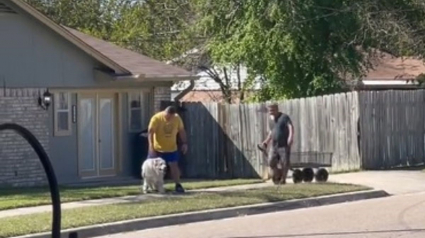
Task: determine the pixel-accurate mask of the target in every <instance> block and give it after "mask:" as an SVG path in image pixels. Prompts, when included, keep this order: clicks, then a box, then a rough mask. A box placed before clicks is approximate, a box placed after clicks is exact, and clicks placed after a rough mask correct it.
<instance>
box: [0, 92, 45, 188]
mask: <svg viewBox="0 0 425 238" xmlns="http://www.w3.org/2000/svg"><path fill="white" fill-rule="evenodd" d="M37 98H38V90H37V89H17V90H10V89H6V90H3V89H2V90H0V124H3V123H10V122H13V123H17V124H19V125H21V126H23V127H25V128H27V129H28V130H30V131H31V132H32V133H33V134H34V135H35V136H36V137H37V139H38V140H39V141H40V142H41V144H42V145H43V147H44V148H45V150H46V151H47V152H49V128H48V116H49V115H48V113H47V112H46V111H45V110H43V109H41V108H40V107H39V106H38V104H37ZM0 165H1V166H0V186H33V185H40V184H44V183H45V182H46V177H45V173H44V169H43V167H42V165H41V163H40V160H39V158H38V156H37V155H36V154H35V152H34V151H33V149H32V147H31V146H30V145H29V144H28V143H27V141H26V140H25V139H23V138H22V137H21V136H20V135H18V134H17V133H16V132H13V131H2V132H0Z"/></svg>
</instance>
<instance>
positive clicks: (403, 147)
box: [183, 90, 425, 178]
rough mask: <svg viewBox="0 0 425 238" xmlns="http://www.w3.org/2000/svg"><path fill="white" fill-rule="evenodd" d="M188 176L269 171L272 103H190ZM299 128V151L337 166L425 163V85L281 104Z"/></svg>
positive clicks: (186, 116) (296, 147) (385, 166)
mask: <svg viewBox="0 0 425 238" xmlns="http://www.w3.org/2000/svg"><path fill="white" fill-rule="evenodd" d="M183 106H184V107H185V108H186V112H184V113H183V120H184V123H185V126H186V129H187V132H188V135H189V144H190V151H189V153H188V154H187V156H186V157H185V164H184V166H183V167H184V175H185V177H210V178H222V177H267V174H268V172H267V166H266V158H264V156H263V155H262V154H261V153H260V152H259V151H258V150H257V149H256V145H257V144H258V143H260V142H261V141H263V140H264V138H265V136H266V133H267V128H268V119H267V118H268V116H267V113H266V104H239V105H224V104H218V103H208V104H202V103H185V104H184V105H183ZM279 107H280V109H281V111H282V112H285V113H287V114H288V115H289V116H290V117H291V119H292V121H293V124H294V126H295V141H294V145H293V151H294V152H297V151H298V152H310V151H314V152H322V153H332V155H333V156H332V162H333V165H332V168H331V170H332V171H335V172H336V171H347V170H356V169H362V168H363V169H388V168H395V167H399V166H412V165H422V164H424V163H425V139H424V138H425V109H424V108H425V91H424V90H414V91H364V92H349V93H341V94H334V95H327V96H323V97H312V98H302V99H293V100H287V101H284V102H281V103H280V104H279Z"/></svg>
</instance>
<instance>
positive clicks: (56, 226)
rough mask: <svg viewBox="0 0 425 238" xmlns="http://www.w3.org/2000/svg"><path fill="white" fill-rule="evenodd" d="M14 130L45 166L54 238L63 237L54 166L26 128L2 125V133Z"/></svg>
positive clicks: (7, 124) (0, 129) (11, 124)
mask: <svg viewBox="0 0 425 238" xmlns="http://www.w3.org/2000/svg"><path fill="white" fill-rule="evenodd" d="M4 130H12V131H15V132H16V133H18V134H19V135H21V136H22V137H23V138H24V139H25V140H26V141H27V142H28V143H29V144H30V145H31V147H32V148H33V149H34V151H35V153H36V154H37V155H38V158H39V159H40V162H41V164H42V165H43V168H44V171H45V172H46V176H47V180H48V182H49V188H50V196H51V198H52V206H53V214H52V216H53V220H52V238H60V237H61V202H60V194H59V187H58V182H57V179H56V175H55V171H54V170H53V167H52V164H51V162H50V159H49V156H48V155H47V153H46V151H45V150H44V148H43V146H42V145H41V144H40V142H39V141H38V140H37V138H36V137H35V136H34V135H33V134H32V133H31V132H30V131H29V130H27V129H26V128H24V127H22V126H20V125H18V124H14V123H6V124H2V125H0V131H4ZM71 236H72V237H76V236H77V234H76V233H73V234H72V235H71V234H70V237H71Z"/></svg>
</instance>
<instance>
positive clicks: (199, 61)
mask: <svg viewBox="0 0 425 238" xmlns="http://www.w3.org/2000/svg"><path fill="white" fill-rule="evenodd" d="M167 63H168V64H175V65H182V67H184V68H186V69H187V70H191V71H192V72H193V73H194V74H196V75H197V76H198V77H199V79H198V80H196V81H195V82H190V81H180V82H176V83H175V84H174V85H173V86H172V87H171V98H172V99H178V100H179V101H180V102H204V103H208V102H224V101H225V98H224V95H223V92H222V90H221V87H220V84H219V83H218V82H217V80H218V81H220V82H222V83H223V85H225V86H227V87H229V89H230V91H231V98H232V103H239V101H240V100H239V95H240V92H241V88H243V86H244V84H245V82H246V80H247V78H248V72H247V68H246V67H244V66H243V65H241V66H240V67H238V68H237V67H231V66H230V65H228V66H225V67H222V66H220V67H219V66H215V65H211V62H210V59H209V58H208V56H207V55H206V54H205V52H204V51H203V50H202V48H201V49H198V48H194V49H191V50H189V51H187V52H185V53H184V54H182V55H181V56H179V57H177V58H174V59H172V60H170V61H169V62H167ZM223 68H225V69H226V72H224V70H223ZM261 85H262V81H261V79H260V77H257V78H256V80H255V82H254V84H253V85H252V86H251V87H249V89H247V90H245V95H246V96H248V95H251V94H252V92H255V91H256V90H259V89H260V88H261ZM188 89H190V90H188ZM185 91H187V92H185ZM182 92H185V93H184V95H182ZM177 95H179V96H178V97H177V98H176V96H177Z"/></svg>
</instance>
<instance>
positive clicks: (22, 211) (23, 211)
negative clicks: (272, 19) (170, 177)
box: [0, 181, 273, 219]
mask: <svg viewBox="0 0 425 238" xmlns="http://www.w3.org/2000/svg"><path fill="white" fill-rule="evenodd" d="M268 186H273V184H272V183H271V182H269V181H267V182H265V183H259V184H247V185H238V186H228V187H216V188H209V189H196V190H189V191H187V192H186V194H187V195H186V196H190V195H191V194H193V193H200V192H225V191H238V190H246V189H255V188H264V187H268ZM165 197H181V195H174V194H170V193H169V194H164V195H162V194H141V195H137V196H126V197H117V198H105V199H95V200H85V201H79V202H69V203H62V206H61V207H62V209H63V210H64V209H73V208H80V207H90V206H100V205H109V204H118V203H130V202H142V201H146V200H150V199H155V198H157V199H158V198H165ZM51 211H52V206H51V205H45V206H37V207H24V208H17V209H9V210H3V211H0V219H1V218H6V217H11V216H20V215H28V214H34V213H43V212H51Z"/></svg>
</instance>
